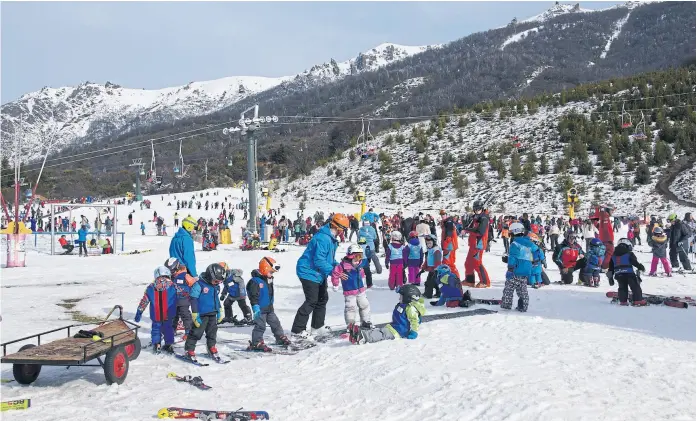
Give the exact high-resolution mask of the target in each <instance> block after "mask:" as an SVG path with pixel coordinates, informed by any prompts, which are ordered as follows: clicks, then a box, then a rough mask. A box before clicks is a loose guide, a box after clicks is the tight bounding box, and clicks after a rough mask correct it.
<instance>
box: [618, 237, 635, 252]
mask: <svg viewBox="0 0 697 421" xmlns="http://www.w3.org/2000/svg"><path fill="white" fill-rule="evenodd" d="M622 244H624V245H625V246H627V247H628V248H629V251H632V248H633V247H634V246H632V242H631V241H629V240H628V239H626V238H620V241H618V242H617V245H618V246H619V245H622Z"/></svg>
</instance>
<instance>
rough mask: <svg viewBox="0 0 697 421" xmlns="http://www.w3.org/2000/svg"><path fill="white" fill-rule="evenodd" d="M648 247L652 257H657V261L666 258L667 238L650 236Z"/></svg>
mask: <svg viewBox="0 0 697 421" xmlns="http://www.w3.org/2000/svg"><path fill="white" fill-rule="evenodd" d="M648 243H649V246H651V253H652V254H653V257H658V258H659V259H663V258H665V257H666V251H667V249H668V237H666V236H665V235H662V236H660V237H659V236H656V235H654V236H652V237H651V238H649V241H648Z"/></svg>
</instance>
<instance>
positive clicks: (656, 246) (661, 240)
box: [647, 226, 672, 277]
mask: <svg viewBox="0 0 697 421" xmlns="http://www.w3.org/2000/svg"><path fill="white" fill-rule="evenodd" d="M667 240H668V237H666V234H665V233H664V232H663V228H661V227H659V226H655V227H654V228H653V235H652V236H651V237H650V238H649V239H648V241H647V243H648V245H649V246H651V253H652V254H653V258H652V259H651V271H650V272H649V276H656V269H658V262H659V261H660V262H661V263H662V264H663V270H664V271H665V273H666V276H668V277H670V276H672V274H671V268H670V264H669V263H668V259H666V249H667V248H668V241H667Z"/></svg>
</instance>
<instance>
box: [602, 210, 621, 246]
mask: <svg viewBox="0 0 697 421" xmlns="http://www.w3.org/2000/svg"><path fill="white" fill-rule="evenodd" d="M611 218H612V217H611V216H610V214H609V213H608V212H606V211H600V219H599V220H598V239H599V240H600V241H602V242H603V243H608V242H610V243H612V244H615V231H614V229H613V228H614V221H611ZM618 221H619V220H618ZM618 226H619V225H618Z"/></svg>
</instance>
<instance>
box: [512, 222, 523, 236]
mask: <svg viewBox="0 0 697 421" xmlns="http://www.w3.org/2000/svg"><path fill="white" fill-rule="evenodd" d="M509 231H510V232H511V234H513V235H515V236H520V235H525V226H523V224H521V223H520V222H514V223H512V224H511V228H509Z"/></svg>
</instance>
